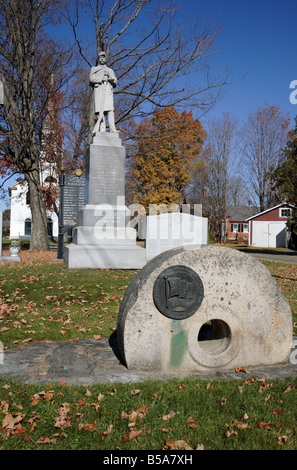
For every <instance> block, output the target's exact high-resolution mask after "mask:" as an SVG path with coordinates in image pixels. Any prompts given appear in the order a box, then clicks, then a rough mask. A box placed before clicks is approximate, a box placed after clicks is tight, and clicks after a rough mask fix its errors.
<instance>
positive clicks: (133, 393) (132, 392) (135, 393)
mask: <svg viewBox="0 0 297 470" xmlns="http://www.w3.org/2000/svg"><path fill="white" fill-rule="evenodd" d="M140 392H141V390H138V389H136V390H132V391H131V395H138V394H139V393H140Z"/></svg>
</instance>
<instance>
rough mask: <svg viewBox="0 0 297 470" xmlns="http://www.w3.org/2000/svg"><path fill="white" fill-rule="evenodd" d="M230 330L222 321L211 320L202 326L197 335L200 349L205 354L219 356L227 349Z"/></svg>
mask: <svg viewBox="0 0 297 470" xmlns="http://www.w3.org/2000/svg"><path fill="white" fill-rule="evenodd" d="M230 341H231V330H230V327H229V325H228V324H227V323H226V322H224V321H223V320H218V319H213V320H209V321H207V322H206V323H204V324H203V325H202V327H201V328H200V330H199V333H198V343H199V346H200V348H201V349H202V350H203V351H204V352H205V353H207V354H212V355H216V354H220V353H222V352H224V351H226V349H227V348H228V347H229V344H230Z"/></svg>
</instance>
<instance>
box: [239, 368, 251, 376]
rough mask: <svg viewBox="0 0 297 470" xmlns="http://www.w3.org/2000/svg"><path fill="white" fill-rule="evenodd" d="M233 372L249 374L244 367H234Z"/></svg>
mask: <svg viewBox="0 0 297 470" xmlns="http://www.w3.org/2000/svg"><path fill="white" fill-rule="evenodd" d="M235 372H244V373H245V374H250V373H251V372H250V371H249V370H246V368H245V367H236V369H235Z"/></svg>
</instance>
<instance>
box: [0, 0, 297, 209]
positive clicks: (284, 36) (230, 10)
mask: <svg viewBox="0 0 297 470" xmlns="http://www.w3.org/2000/svg"><path fill="white" fill-rule="evenodd" d="M180 3H181V4H182V8H181V10H180V18H181V20H182V21H184V22H185V23H187V22H189V21H192V19H193V18H195V17H205V18H206V19H209V20H210V21H211V22H215V21H217V20H218V18H219V21H220V24H221V25H222V26H224V29H223V31H222V32H221V33H220V34H219V36H218V38H217V47H218V48H219V49H220V51H219V52H218V54H216V55H215V56H212V57H211V58H210V65H211V70H212V72H213V73H215V74H222V75H223V74H224V70H225V69H226V68H228V69H229V70H230V71H231V72H232V75H233V78H234V80H236V79H240V78H241V77H243V76H244V75H245V78H244V79H243V80H241V81H239V82H238V83H235V84H231V85H229V86H228V87H226V88H225V91H224V95H223V99H222V100H221V102H219V103H217V104H216V106H215V107H214V108H213V109H212V111H211V112H210V116H217V117H220V115H221V114H222V113H223V112H230V113H231V114H233V115H234V116H235V117H237V118H238V122H239V125H240V124H241V123H243V122H244V120H245V119H246V118H247V117H248V114H249V113H250V112H253V111H255V110H256V109H257V108H258V107H263V106H265V104H268V105H276V106H278V107H279V108H280V110H281V111H283V112H284V113H287V114H288V116H289V117H290V118H291V122H292V126H293V125H294V121H293V120H294V117H295V116H297V104H295V105H293V104H291V103H290V99H289V98H290V93H291V92H292V91H293V90H290V88H289V86H290V83H291V81H293V80H297V61H296V47H297V2H296V0H282V1H280V0H258V1H256V0H249V1H248V2H247V1H243V0H181V1H180ZM201 121H202V123H203V118H202V119H201ZM10 184H11V183H10ZM4 208H5V205H3V203H2V201H1V200H0V210H1V209H2V210H3V209H4Z"/></svg>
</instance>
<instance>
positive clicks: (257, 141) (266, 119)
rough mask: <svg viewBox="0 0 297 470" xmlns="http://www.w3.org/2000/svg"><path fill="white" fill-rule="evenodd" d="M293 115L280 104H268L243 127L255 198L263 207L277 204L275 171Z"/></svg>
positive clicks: (245, 157) (249, 177) (244, 150)
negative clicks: (272, 179)
mask: <svg viewBox="0 0 297 470" xmlns="http://www.w3.org/2000/svg"><path fill="white" fill-rule="evenodd" d="M288 127H289V119H288V118H287V117H286V116H285V115H284V114H283V113H282V112H281V111H280V110H279V109H278V107H277V106H265V107H264V108H259V109H257V111H255V112H253V113H251V114H250V115H249V116H248V119H247V121H246V123H245V124H244V126H243V130H242V143H243V154H244V159H245V167H246V174H247V178H248V181H249V184H250V190H251V197H250V198H251V200H254V202H255V204H256V205H257V204H259V208H260V211H264V210H266V209H268V208H269V207H272V206H273V205H274V200H273V191H272V181H271V172H272V171H273V170H274V169H275V168H276V167H277V165H278V163H279V161H280V157H281V152H282V149H283V148H284V146H285V144H286V142H287V139H288Z"/></svg>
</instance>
